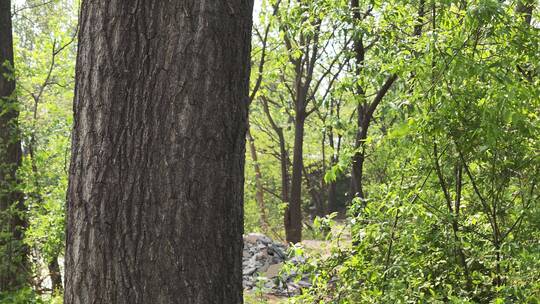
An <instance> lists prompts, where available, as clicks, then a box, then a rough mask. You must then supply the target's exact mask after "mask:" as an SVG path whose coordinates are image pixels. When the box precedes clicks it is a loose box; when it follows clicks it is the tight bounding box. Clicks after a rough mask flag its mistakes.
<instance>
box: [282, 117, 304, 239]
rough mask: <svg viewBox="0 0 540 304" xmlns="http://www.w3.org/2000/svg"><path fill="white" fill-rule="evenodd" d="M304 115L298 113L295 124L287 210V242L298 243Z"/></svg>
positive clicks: (300, 221)
mask: <svg viewBox="0 0 540 304" xmlns="http://www.w3.org/2000/svg"><path fill="white" fill-rule="evenodd" d="M304 122H305V117H304V114H303V113H297V115H296V119H295V122H294V151H293V168H292V180H291V200H290V202H289V205H288V207H287V209H286V210H285V234H286V239H287V242H290V243H298V242H300V241H301V240H302V170H303V167H304V164H303V146H304Z"/></svg>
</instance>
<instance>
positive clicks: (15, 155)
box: [0, 0, 28, 292]
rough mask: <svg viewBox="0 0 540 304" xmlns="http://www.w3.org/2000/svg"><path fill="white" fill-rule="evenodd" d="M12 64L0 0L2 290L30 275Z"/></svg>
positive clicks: (7, 6)
mask: <svg viewBox="0 0 540 304" xmlns="http://www.w3.org/2000/svg"><path fill="white" fill-rule="evenodd" d="M13 67H14V63H13V33H12V24H11V1H9V0H0V292H1V291H5V290H14V289H17V288H20V287H21V286H22V285H23V284H24V283H25V281H26V278H27V277H26V274H27V260H28V258H27V254H28V250H27V248H26V246H25V245H24V244H23V242H22V240H23V236H24V230H25V229H26V226H27V225H26V220H25V206H24V202H23V199H22V196H21V194H20V191H19V189H17V169H18V167H19V165H20V163H21V142H20V138H19V128H18V122H17V120H18V116H19V111H18V105H17V100H16V98H15V94H14V92H15V78H14V75H13Z"/></svg>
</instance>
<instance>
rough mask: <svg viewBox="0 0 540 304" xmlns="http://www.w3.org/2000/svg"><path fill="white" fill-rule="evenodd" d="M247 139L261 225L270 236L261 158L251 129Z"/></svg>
mask: <svg viewBox="0 0 540 304" xmlns="http://www.w3.org/2000/svg"><path fill="white" fill-rule="evenodd" d="M246 137H247V140H248V143H249V152H250V154H251V159H252V160H253V169H254V170H255V184H256V186H257V191H256V193H255V199H256V200H257V205H259V215H260V218H259V222H260V224H261V228H262V230H263V232H264V233H266V234H268V233H269V232H270V224H269V223H268V215H267V213H266V205H265V203H264V188H263V183H262V173H261V166H260V164H259V158H258V156H257V147H256V146H255V139H254V138H253V136H251V132H250V130H249V127H248V130H247V132H246Z"/></svg>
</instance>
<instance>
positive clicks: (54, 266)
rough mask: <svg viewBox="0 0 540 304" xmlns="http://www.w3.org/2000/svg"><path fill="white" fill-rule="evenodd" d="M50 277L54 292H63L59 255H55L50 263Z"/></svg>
mask: <svg viewBox="0 0 540 304" xmlns="http://www.w3.org/2000/svg"><path fill="white" fill-rule="evenodd" d="M47 267H48V268H49V277H50V278H51V285H52V290H53V294H61V293H62V274H61V273H60V265H59V264H58V256H56V257H54V258H53V259H52V260H51V261H50V262H49V264H48V265H47Z"/></svg>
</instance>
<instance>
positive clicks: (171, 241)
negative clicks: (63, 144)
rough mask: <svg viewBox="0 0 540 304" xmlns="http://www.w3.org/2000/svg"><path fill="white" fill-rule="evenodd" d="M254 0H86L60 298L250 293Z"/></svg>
mask: <svg viewBox="0 0 540 304" xmlns="http://www.w3.org/2000/svg"><path fill="white" fill-rule="evenodd" d="M252 8H253V1H252V0H244V1H240V0H232V1H161V0H160V1H158V0H148V1H142V2H141V1H122V0H95V1H83V4H82V11H81V19H80V34H79V52H78V56H77V69H76V90H75V91H76V92H75V105H74V111H75V120H74V131H73V144H72V160H71V167H70V176H69V178H70V182H69V188H68V205H67V240H66V241H67V248H66V274H65V281H66V286H65V299H64V303H66V304H71V303H93V304H100V303H103V304H105V303H116V304H123V303H126V304H127V303H129V304H132V303H156V304H158V303H167V304H169V303H205V304H207V303H242V232H243V184H244V177H243V176H244V157H245V154H244V153H245V135H246V134H245V132H246V128H247V105H248V89H249V56H250V36H251V35H250V34H251V14H252Z"/></svg>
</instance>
